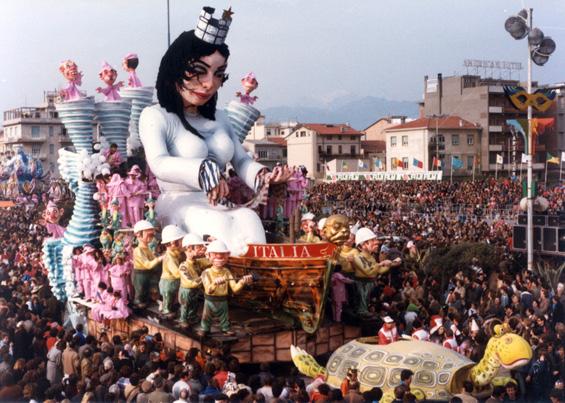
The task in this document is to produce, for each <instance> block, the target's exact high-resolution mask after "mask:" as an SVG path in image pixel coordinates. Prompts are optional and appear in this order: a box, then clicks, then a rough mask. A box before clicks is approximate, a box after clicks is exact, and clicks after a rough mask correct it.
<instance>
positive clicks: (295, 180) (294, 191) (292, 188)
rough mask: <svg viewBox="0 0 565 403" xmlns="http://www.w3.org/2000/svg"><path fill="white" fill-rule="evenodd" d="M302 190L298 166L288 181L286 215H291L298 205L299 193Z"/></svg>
mask: <svg viewBox="0 0 565 403" xmlns="http://www.w3.org/2000/svg"><path fill="white" fill-rule="evenodd" d="M300 190H301V184H300V173H299V170H298V168H297V167H294V168H293V172H292V177H291V178H290V179H289V180H288V182H287V191H288V196H287V198H286V204H285V212H284V214H285V216H286V217H290V216H291V215H292V212H293V211H294V209H296V207H298V193H299V192H300Z"/></svg>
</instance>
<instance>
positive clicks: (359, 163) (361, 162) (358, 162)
mask: <svg viewBox="0 0 565 403" xmlns="http://www.w3.org/2000/svg"><path fill="white" fill-rule="evenodd" d="M357 166H358V167H359V168H363V167H364V166H365V164H364V163H363V160H357Z"/></svg>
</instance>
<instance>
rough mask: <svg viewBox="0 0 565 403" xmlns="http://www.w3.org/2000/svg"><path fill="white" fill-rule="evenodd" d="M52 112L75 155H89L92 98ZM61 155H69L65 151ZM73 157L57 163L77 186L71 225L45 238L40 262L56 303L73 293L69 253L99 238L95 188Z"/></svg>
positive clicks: (90, 147)
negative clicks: (59, 234)
mask: <svg viewBox="0 0 565 403" xmlns="http://www.w3.org/2000/svg"><path fill="white" fill-rule="evenodd" d="M55 108H56V109H57V112H58V113H59V118H60V119H61V122H62V123H63V125H64V126H65V129H66V130H67V133H68V135H69V137H70V138H71V141H72V142H73V145H74V147H75V150H76V151H77V152H80V151H82V150H85V151H86V152H87V153H88V154H91V153H92V141H93V136H94V133H93V122H94V110H95V106H94V98H92V97H90V98H84V99H80V100H77V101H69V102H62V103H58V104H55ZM65 152H67V153H70V151H68V150H65ZM60 157H61V154H60ZM77 157H78V156H76V154H75V156H74V157H69V158H67V159H65V158H63V160H62V161H60V162H62V163H63V165H64V167H63V171H64V173H65V175H64V176H65V177H66V178H65V179H66V180H67V181H69V182H71V181H72V179H75V180H77V182H78V183H74V184H73V185H74V186H73V187H74V188H75V189H76V190H75V204H74V207H73V214H72V217H71V221H70V222H69V225H68V226H67V228H66V230H65V235H64V237H63V239H52V238H49V239H46V240H45V241H44V244H43V261H44V262H45V266H46V267H47V269H48V271H49V274H48V278H49V283H50V285H51V289H52V291H53V295H55V297H56V298H57V299H59V300H66V299H67V298H68V296H70V295H72V294H73V293H74V290H75V279H74V273H73V270H72V267H71V264H70V259H69V258H68V257H69V256H70V254H71V253H72V249H73V248H74V247H76V246H82V245H84V244H85V243H87V242H95V241H97V240H98V236H99V234H100V230H99V228H98V226H97V220H98V204H97V203H96V202H95V201H94V199H93V198H92V196H93V195H94V193H95V192H96V185H95V184H94V183H91V182H83V181H82V180H81V179H80V178H81V173H80V172H78V169H79V168H78V165H79V163H78V160H77Z"/></svg>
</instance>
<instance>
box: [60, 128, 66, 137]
mask: <svg viewBox="0 0 565 403" xmlns="http://www.w3.org/2000/svg"><path fill="white" fill-rule="evenodd" d="M66 135H67V129H65V128H64V127H63V128H61V136H63V137H64V136H66Z"/></svg>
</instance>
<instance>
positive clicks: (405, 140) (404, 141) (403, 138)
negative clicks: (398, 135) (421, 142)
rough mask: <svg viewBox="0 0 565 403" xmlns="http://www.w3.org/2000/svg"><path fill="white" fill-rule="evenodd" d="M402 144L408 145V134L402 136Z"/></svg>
mask: <svg viewBox="0 0 565 403" xmlns="http://www.w3.org/2000/svg"><path fill="white" fill-rule="evenodd" d="M402 145H403V146H407V145H408V136H402Z"/></svg>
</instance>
